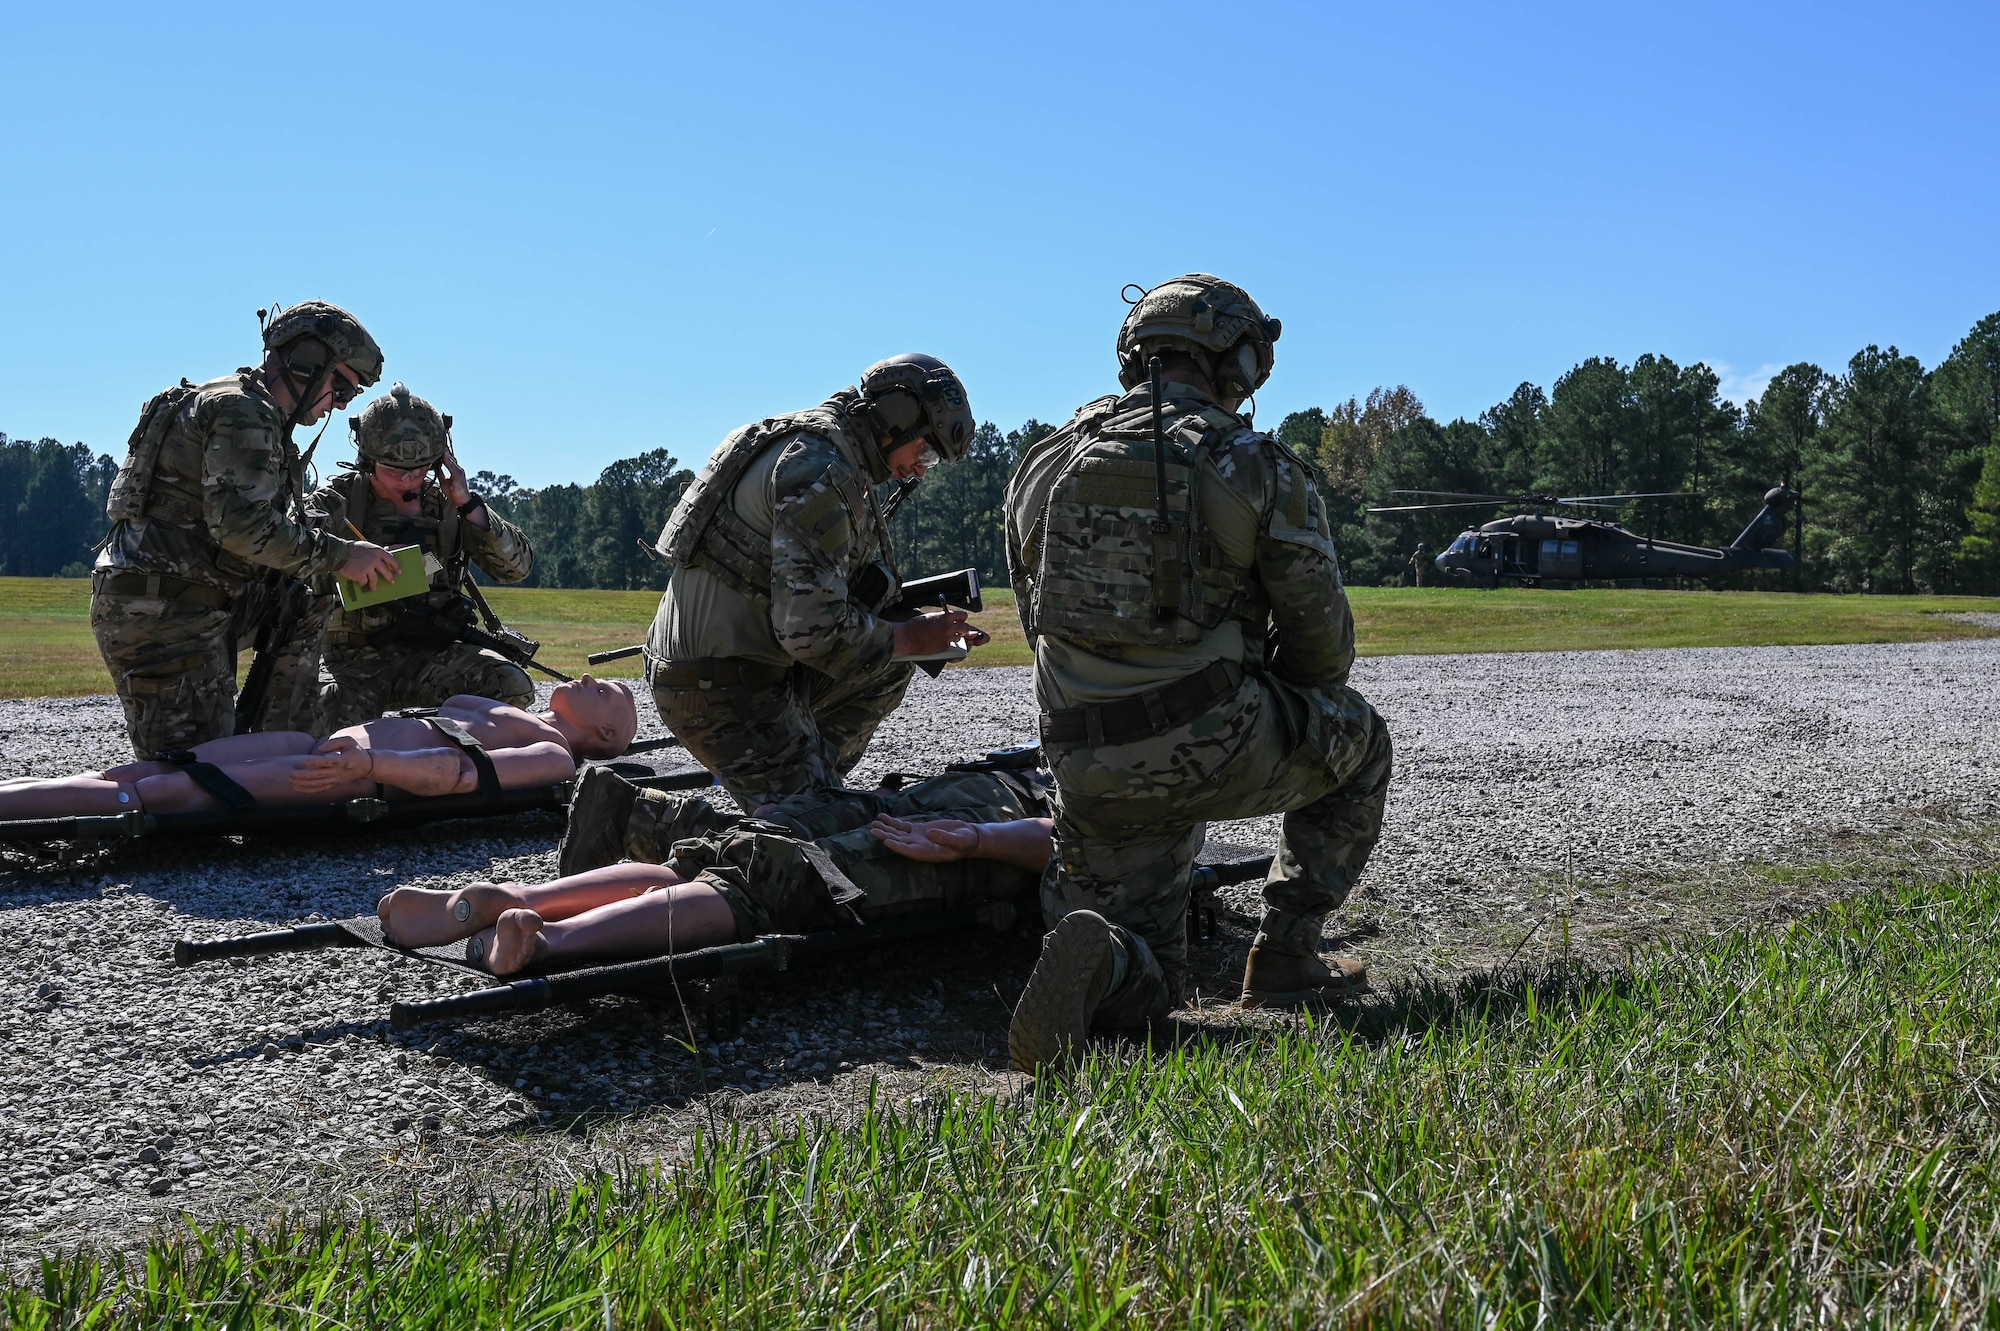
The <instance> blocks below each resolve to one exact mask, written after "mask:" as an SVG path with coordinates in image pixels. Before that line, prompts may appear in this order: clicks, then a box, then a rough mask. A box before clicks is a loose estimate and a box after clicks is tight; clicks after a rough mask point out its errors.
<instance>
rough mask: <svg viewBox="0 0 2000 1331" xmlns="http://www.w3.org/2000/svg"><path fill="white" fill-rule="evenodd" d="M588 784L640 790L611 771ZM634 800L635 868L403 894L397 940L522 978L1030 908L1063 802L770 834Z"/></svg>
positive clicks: (865, 800)
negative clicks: (781, 937) (450, 945)
mask: <svg viewBox="0 0 2000 1331" xmlns="http://www.w3.org/2000/svg"><path fill="white" fill-rule="evenodd" d="M586 779H587V780H591V781H599V782H618V783H619V784H621V785H623V784H624V783H623V782H620V779H619V778H618V777H617V775H616V774H614V773H612V772H610V771H609V770H607V769H605V768H591V769H589V771H588V773H587V774H586ZM627 789H628V790H630V789H631V788H630V787H629V786H628V787H627ZM633 793H634V794H635V795H636V794H643V796H644V798H643V799H641V800H639V801H637V803H636V804H635V803H633V802H632V801H627V806H626V807H627V809H628V811H630V810H633V809H638V810H640V811H641V812H642V815H643V816H641V817H638V818H634V819H632V820H631V821H630V822H629V823H628V824H627V825H626V826H625V827H624V828H623V829H622V833H623V836H624V843H625V844H624V846H623V849H625V850H626V851H628V852H629V853H630V858H631V860H632V862H631V863H625V864H613V863H611V860H612V859H615V858H616V856H615V854H613V855H610V856H609V857H607V858H606V859H605V861H604V862H603V863H602V864H595V865H593V864H589V863H586V862H583V861H581V860H578V861H576V862H575V863H574V866H573V867H570V866H566V867H565V868H563V870H562V877H560V878H558V879H557V880H556V881H555V882H552V883H547V884H542V885H539V886H521V885H516V884H492V883H477V884H473V885H472V886H470V887H466V888H460V889H457V890H455V891H435V890H426V889H421V888H398V889H396V890H395V891H394V892H392V893H390V894H389V895H388V896H386V897H384V898H383V899H382V902H381V904H380V906H379V907H378V913H379V914H380V916H381V918H382V924H383V932H384V933H385V934H386V935H387V936H388V937H389V938H391V939H392V940H394V941H396V942H398V943H400V944H402V945H403V946H408V947H430V946H436V945H438V944H440V943H445V942H450V941H453V940H455V939H459V938H468V937H469V938H470V942H469V945H468V949H467V956H468V957H469V958H470V959H471V960H473V961H475V962H476V963H478V964H481V965H484V966H486V967H487V968H488V969H490V970H493V971H495V972H496V973H500V974H510V973H512V972H513V971H515V970H518V969H521V968H522V967H523V966H525V965H530V964H533V965H544V966H546V965H552V964H557V963H563V964H576V963H578V962H582V961H587V960H613V959H617V958H621V957H631V956H648V955H657V954H660V953H666V952H676V951H677V952H685V951H688V950H691V949H693V948H698V947H709V946H714V945H716V944H720V943H732V942H739V941H744V942H747V941H749V940H750V939H752V938H755V937H757V936H758V935H759V934H768V933H803V932H811V931H815V930H820V929H837V928H841V927H843V926H845V925H852V924H857V923H873V922H875V921H878V920H888V919H895V918H898V917H902V916H911V915H926V914H936V913H937V912H939V911H947V910H955V909H960V908H963V907H967V906H972V905H975V904H977V903H979V902H981V901H993V900H1016V899H1021V898H1025V897H1027V896H1028V895H1029V894H1030V893H1032V891H1033V889H1034V885H1035V883H1036V882H1037V881H1038V879H1039V876H1040V873H1041V869H1042V866H1043V865H1044V864H1045V863H1046V862H1047V860H1048V856H1049V821H1048V801H1047V797H1046V793H1045V791H1044V790H1043V789H1042V787H1041V786H1040V785H1039V784H1038V782H1037V781H1036V778H1035V774H1033V773H1026V772H1003V771H990V770H989V771H969V772H968V771H957V772H946V773H944V774H943V775H941V776H936V777H932V778H931V779H930V780H928V781H923V782H919V783H918V784H916V785H914V786H911V787H910V788H909V789H907V790H903V791H900V792H894V793H891V792H886V791H871V792H862V791H839V792H834V793H832V794H830V795H815V794H805V795H792V796H788V797H787V798H785V799H783V800H780V801H778V802H777V803H775V804H774V805H773V806H771V809H770V811H769V817H768V819H749V818H742V817H737V816H733V815H726V814H721V813H718V812H717V811H716V810H715V809H714V808H713V807H711V806H710V805H708V804H707V802H706V801H704V800H701V799H699V798H697V797H685V798H681V799H675V798H673V797H671V796H663V795H662V794H661V793H660V792H657V791H646V792H633ZM667 832H671V834H672V835H671V839H661V837H660V834H661V833H667Z"/></svg>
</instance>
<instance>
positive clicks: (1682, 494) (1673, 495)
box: [1556, 490, 1706, 507]
mask: <svg viewBox="0 0 2000 1331" xmlns="http://www.w3.org/2000/svg"><path fill="white" fill-rule="evenodd" d="M1705 497H1706V492H1705V491H1701V490H1651V491H1648V492H1647V493H1645V494H1630V495H1575V496H1572V497H1570V498H1567V499H1558V500H1557V501H1556V502H1557V503H1559V504H1589V503H1596V502H1597V501H1599V500H1606V499H1702V498H1705ZM1602 506H1603V505H1600V507H1602Z"/></svg>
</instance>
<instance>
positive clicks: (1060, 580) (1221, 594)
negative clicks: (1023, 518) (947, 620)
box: [1016, 398, 1304, 655]
mask: <svg viewBox="0 0 2000 1331" xmlns="http://www.w3.org/2000/svg"><path fill="white" fill-rule="evenodd" d="M1120 402H1121V399H1118V398H1100V399H1098V400H1097V401H1095V402H1092V403H1090V404H1089V405H1087V406H1085V407H1084V408H1083V410H1082V411H1080V412H1078V413H1077V415H1076V417H1075V419H1073V420H1072V421H1070V423H1069V424H1068V425H1066V426H1064V427H1063V428H1062V429H1060V430H1058V431H1056V433H1054V434H1052V435H1050V436H1049V437H1048V438H1047V439H1045V440H1043V441H1042V442H1041V443H1039V444H1037V445H1035V447H1034V448H1033V449H1031V450H1030V451H1029V453H1028V455H1027V456H1026V457H1025V458H1023V459H1022V462H1021V466H1020V469H1019V471H1018V472H1017V473H1016V479H1017V482H1021V483H1026V484H1028V485H1031V486H1041V487H1045V489H1043V491H1042V494H1041V495H1040V496H1038V497H1037V498H1038V501H1039V502H1037V504H1036V506H1035V509H1036V513H1037V516H1036V518H1035V519H1034V524H1035V525H1034V529H1033V530H1031V531H1030V532H1029V533H1028V540H1027V542H1026V548H1027V549H1030V550H1033V551H1035V552H1036V559H1035V567H1033V568H1031V569H1028V570H1024V571H1023V572H1025V575H1026V578H1025V582H1026V587H1027V592H1026V595H1024V597H1023V599H1022V602H1021V605H1022V622H1023V625H1024V627H1025V628H1026V629H1027V632H1028V636H1029V637H1030V638H1031V639H1032V638H1035V637H1039V636H1041V635H1042V634H1053V635H1055V636H1057V637H1061V638H1064V639H1066V640H1070V641H1075V642H1078V643H1081V644H1084V645H1086V646H1096V647H1112V648H1115V647H1121V646H1153V647H1171V646H1175V645H1181V644H1187V643H1194V642H1199V641H1201V639H1202V637H1203V635H1204V634H1206V633H1207V632H1208V631H1209V630H1211V629H1213V628H1215V627H1217V626H1218V625H1220V624H1221V623H1223V621H1224V620H1226V619H1229V618H1231V617H1234V618H1236V619H1238V620H1240V621H1242V622H1243V623H1245V624H1246V625H1249V626H1251V627H1252V629H1253V632H1254V635H1255V636H1256V637H1261V634H1262V624H1263V620H1264V616H1265V613H1266V610H1267V607H1266V604H1265V600H1264V594H1263V590H1262V587H1261V585H1260V584H1259V583H1258V581H1257V578H1256V576H1255V573H1254V572H1253V571H1252V570H1251V569H1248V568H1241V567H1238V566H1235V565H1233V564H1230V563H1229V562H1228V561H1227V560H1226V559H1225V558H1224V556H1223V554H1222V551H1221V550H1220V548H1219V547H1218V546H1217V545H1216V543H1215V542H1214V541H1213V540H1212V539H1211V538H1210V536H1209V534H1208V532H1207V530H1206V528H1205V527H1204V526H1203V524H1202V518H1201V494H1200V485H1201V469H1200V463H1201V461H1202V460H1203V458H1204V456H1205V455H1207V454H1208V453H1209V452H1210V451H1212V450H1215V449H1218V448H1221V447H1224V446H1226V445H1227V444H1229V443H1230V442H1231V441H1232V440H1233V439H1235V438H1236V437H1237V436H1238V435H1240V434H1241V433H1242V430H1243V426H1242V422H1241V420H1240V419H1239V418H1238V417H1235V416H1232V415H1230V414H1229V413H1228V412H1225V411H1223V410H1222V409H1221V408H1219V407H1209V408H1204V409H1199V410H1196V409H1185V410H1184V409H1183V408H1182V407H1181V406H1180V405H1177V404H1174V403H1168V404H1167V405H1166V406H1165V407H1164V409H1163V412H1164V414H1165V416H1166V421H1165V435H1166V448H1167V520H1168V524H1169V533H1168V537H1169V541H1170V549H1171V556H1170V557H1169V558H1168V559H1165V560H1162V559H1160V558H1158V555H1159V554H1160V553H1161V545H1160V543H1159V542H1158V541H1156V537H1155V533H1154V531H1153V520H1154V518H1155V516H1156V514H1157V513H1158V504H1159V499H1158V492H1157V488H1156V487H1157V480H1156V476H1155V472H1154V459H1153V422H1152V408H1151V407H1150V405H1148V404H1146V403H1140V404H1138V405H1136V406H1134V405H1129V404H1128V405H1126V406H1124V407H1123V408H1122V409H1121V407H1120V405H1119V404H1120ZM1299 498H1300V499H1301V501H1302V500H1303V499H1304V494H1303V492H1299ZM1021 582H1022V579H1021V578H1019V577H1017V579H1016V583H1017V585H1020V584H1021ZM1108 654H1111V655H1115V654H1116V652H1115V651H1113V652H1110V653H1108Z"/></svg>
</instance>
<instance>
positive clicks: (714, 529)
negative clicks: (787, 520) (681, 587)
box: [656, 389, 898, 607]
mask: <svg viewBox="0 0 2000 1331" xmlns="http://www.w3.org/2000/svg"><path fill="white" fill-rule="evenodd" d="M857 401H858V395H857V394H855V393H854V392H853V390H851V389H849V390H843V391H842V392H840V393H837V394H835V395H834V396H833V397H832V398H831V399H829V400H828V401H827V402H826V403H825V404H824V405H823V406H819V407H814V408H811V409H809V410H806V411H797V412H792V413H790V414H788V415H784V416H772V417H769V418H768V419H765V420H761V421H756V422H754V423H752V424H749V425H745V426H742V427H741V428H739V429H737V430H735V431H734V432H732V433H731V434H730V436H729V437H728V438H727V439H725V440H723V441H722V445H721V447H719V448H717V449H716V450H715V452H714V454H713V455H712V456H711V457H710V458H709V459H708V463H707V465H706V466H704V467H703V468H702V469H701V474H700V475H699V476H696V477H695V478H694V481H693V482H692V483H691V484H690V485H689V486H688V488H687V489H686V490H685V491H684V492H682V494H681V497H680V501H679V502H678V503H676V504H675V505H674V511H673V514H672V516H671V517H669V518H668V519H667V525H666V526H665V527H664V528H662V529H661V531H660V540H659V544H658V546H657V547H656V548H657V549H658V550H659V552H660V554H661V556H662V557H663V558H665V559H666V561H667V562H668V563H670V564H673V565H675V566H676V567H680V568H698V569H701V570H703V571H704V572H707V573H710V574H713V575H714V576H715V577H716V578H718V579H719V580H720V581H721V582H722V583H723V585H724V586H726V587H728V588H729V589H730V590H731V591H734V592H735V593H736V594H737V595H739V596H742V597H744V598H745V599H746V600H748V601H750V602H751V603H752V604H753V605H757V606H762V607H769V605H770V604H771V538H770V534H769V533H766V532H759V531H757V530H756V529H755V528H754V527H752V526H751V525H750V524H749V523H747V522H745V521H744V520H743V519H742V518H741V517H739V516H738V515H737V513H736V508H735V506H734V504H732V503H731V499H732V497H733V496H734V495H735V493H736V486H737V484H738V483H739V482H740V481H741V480H742V479H743V475H744V473H745V472H747V471H748V470H749V469H750V464H751V463H753V462H755V461H756V460H757V458H758V457H759V456H761V455H762V454H763V453H764V451H765V450H766V449H767V448H770V447H772V446H773V445H774V444H775V443H776V442H777V441H779V440H781V439H784V438H787V437H789V436H791V435H795V434H810V435H812V436H814V437H815V438H819V439H825V440H827V441H828V442H829V443H831V444H832V445H833V446H834V448H835V450H836V451H838V452H839V453H840V455H841V456H842V457H843V458H844V459H846V461H847V463H848V467H847V470H846V471H845V473H844V474H843V475H841V476H839V477H838V478H837V480H838V485H837V488H836V489H835V490H833V491H829V492H828V494H827V495H826V496H825V502H824V506H825V510H826V511H825V514H824V516H825V517H826V518H827V519H828V520H829V521H831V520H833V519H834V518H835V517H836V516H837V515H838V514H840V513H842V512H845V513H847V514H851V515H853V519H854V520H857V524H858V520H860V519H861V518H862V516H863V515H864V514H865V515H866V521H867V524H868V526H869V527H870V529H871V530H872V531H873V533H874V545H875V549H876V551H877V554H878V557H879V559H880V560H881V566H882V567H883V568H884V570H885V571H886V572H888V574H889V576H888V578H887V579H886V583H887V585H886V587H885V588H884V589H883V593H882V594H881V595H880V596H879V597H877V596H876V595H875V588H874V586H873V582H874V580H870V581H871V585H870V587H869V595H870V599H872V600H875V601H876V602H877V603H878V604H881V603H886V602H887V601H889V600H892V599H894V597H895V594H896V591H897V590H898V587H897V579H896V577H895V573H894V571H893V569H890V568H888V567H887V561H888V557H889V552H890V550H891V549H892V548H893V547H892V545H891V544H890V539H889V529H888V526H887V524H886V523H884V522H883V521H882V515H881V512H880V510H879V509H878V508H877V507H876V505H875V500H874V497H873V496H872V495H871V494H870V493H869V490H868V481H867V477H868V476H869V475H871V474H872V471H871V468H870V466H869V460H868V458H867V457H865V456H863V455H862V454H860V453H859V452H858V450H857V446H856V444H855V442H854V440H855V437H856V436H857V435H860V436H863V437H866V431H865V430H864V429H863V428H862V427H861V426H860V425H859V424H858V422H854V421H853V420H851V418H850V416H849V414H848V413H849V410H850V408H852V407H853V405H854V404H855V403H856V402H857ZM860 447H872V444H863V445H860Z"/></svg>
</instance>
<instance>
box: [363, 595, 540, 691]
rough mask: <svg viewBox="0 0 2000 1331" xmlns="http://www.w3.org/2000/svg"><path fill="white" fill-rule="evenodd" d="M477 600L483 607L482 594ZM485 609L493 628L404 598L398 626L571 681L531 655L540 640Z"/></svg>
mask: <svg viewBox="0 0 2000 1331" xmlns="http://www.w3.org/2000/svg"><path fill="white" fill-rule="evenodd" d="M479 602H480V605H481V607H482V608H485V607H484V602H485V598H484V597H480V598H479ZM486 613H487V614H488V615H489V616H492V618H491V620H490V622H491V623H492V624H493V625H494V628H495V631H494V632H488V631H487V630H485V629H482V628H480V627H479V626H478V625H476V624H468V623H465V622H464V621H462V620H455V619H446V618H445V617H443V616H442V615H438V614H436V613H434V612H432V611H431V610H429V609H426V608H423V607H419V606H415V605H411V604H408V603H407V602H406V603H404V604H403V605H402V607H401V616H402V619H401V623H400V625H399V626H398V627H400V628H402V629H403V630H404V631H405V632H407V633H409V634H410V636H412V637H414V638H417V639H419V640H421V641H428V642H434V643H437V644H438V645H440V646H442V645H444V644H445V643H452V642H462V643H464V644H466V645H467V646H468V647H483V648H485V649H486V650H487V651H489V652H492V653H494V654H495V655H497V656H501V657H505V658H506V659H507V660H509V661H512V662H513V663H514V664H515V665H517V666H522V667H525V668H526V669H529V670H539V671H541V672H542V673H543V674H544V675H547V676H548V677H549V678H551V679H558V680H561V681H562V682H563V683H565V684H568V683H570V682H572V681H571V677H570V676H568V675H565V674H564V673H563V672H562V671H560V670H556V669H554V668H552V667H550V666H545V665H543V664H542V663H541V662H540V661H537V660H536V659H535V653H536V652H538V651H540V650H541V649H542V644H540V643H539V642H536V641H535V640H534V639H533V638H530V637H528V636H527V635H526V634H525V633H518V632H516V631H515V630H513V629H510V628H508V627H506V626H505V625H504V624H501V623H500V621H499V617H498V616H494V615H493V612H492V610H491V609H487V610H486Z"/></svg>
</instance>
